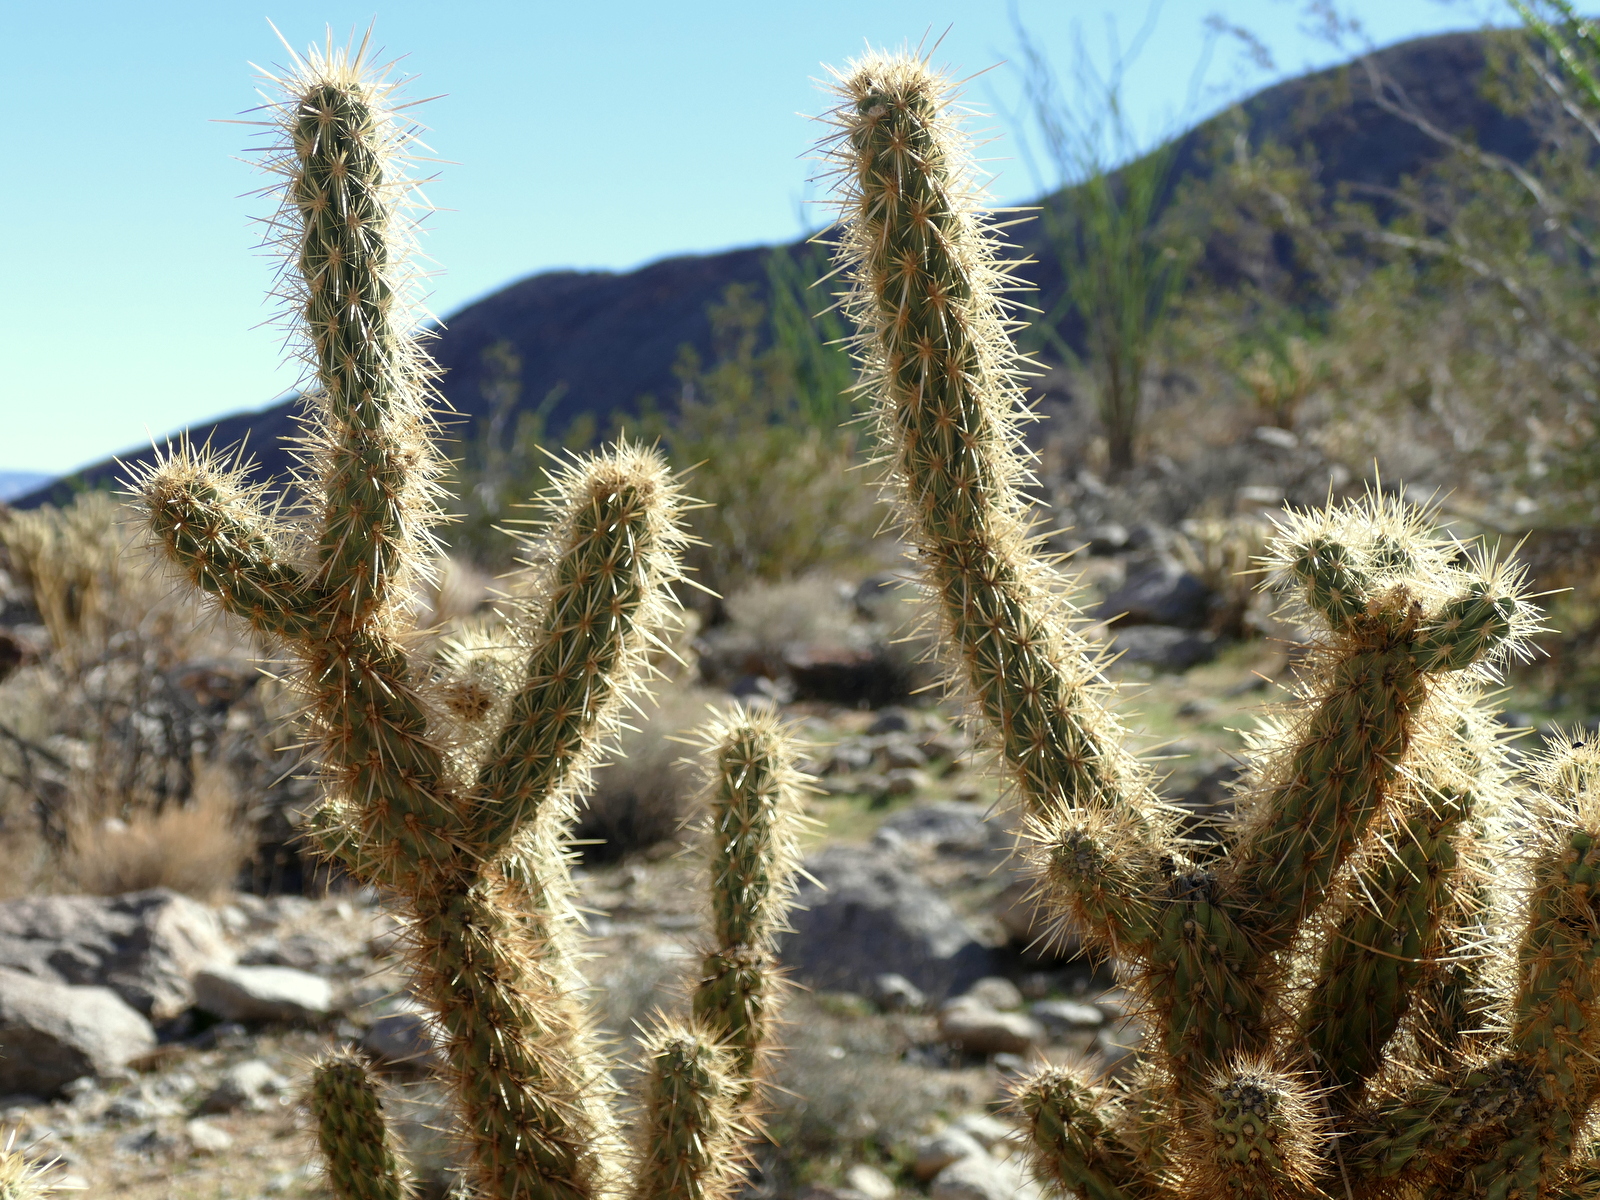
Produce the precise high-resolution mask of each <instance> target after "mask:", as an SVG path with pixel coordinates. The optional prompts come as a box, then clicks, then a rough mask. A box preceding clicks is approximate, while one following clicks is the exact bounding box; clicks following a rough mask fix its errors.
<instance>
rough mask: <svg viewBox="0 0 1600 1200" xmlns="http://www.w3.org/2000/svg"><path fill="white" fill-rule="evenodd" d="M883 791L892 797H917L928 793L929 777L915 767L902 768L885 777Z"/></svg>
mask: <svg viewBox="0 0 1600 1200" xmlns="http://www.w3.org/2000/svg"><path fill="white" fill-rule="evenodd" d="M883 783H884V787H883V790H884V792H886V793H887V794H888V795H890V796H915V795H916V794H917V793H918V792H922V791H926V790H927V787H928V777H927V776H926V775H924V774H923V773H922V772H921V771H919V770H917V769H916V768H915V767H900V768H898V769H897V770H893V771H890V772H889V773H888V774H886V775H885V776H884V777H883Z"/></svg>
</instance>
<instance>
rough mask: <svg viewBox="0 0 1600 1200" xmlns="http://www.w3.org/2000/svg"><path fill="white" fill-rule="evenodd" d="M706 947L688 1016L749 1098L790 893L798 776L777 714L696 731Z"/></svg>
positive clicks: (770, 1009) (740, 715) (769, 1013)
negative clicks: (727, 1058)
mask: <svg viewBox="0 0 1600 1200" xmlns="http://www.w3.org/2000/svg"><path fill="white" fill-rule="evenodd" d="M704 739H705V742H706V753H707V757H708V758H709V760H710V761H709V767H710V769H709V772H708V774H709V778H708V780H707V788H706V791H707V809H708V812H707V814H706V822H705V834H706V841H707V849H708V858H709V867H710V874H711V880H710V891H711V941H712V948H711V950H710V952H709V953H708V954H707V955H706V958H705V961H704V964H703V967H702V970H701V978H700V981H699V983H698V984H697V985H696V987H695V990H694V998H693V999H694V1015H695V1018H696V1020H697V1022H698V1023H699V1025H700V1027H701V1028H702V1029H704V1030H706V1031H708V1032H709V1033H711V1034H712V1035H713V1036H715V1037H717V1038H720V1039H722V1040H724V1041H725V1043H726V1044H727V1046H728V1048H729V1050H730V1051H731V1053H732V1055H733V1066H734V1069H735V1071H736V1073H737V1077H738V1079H739V1080H740V1081H741V1082H740V1084H739V1087H740V1090H741V1097H740V1098H741V1100H743V1099H748V1098H749V1096H750V1094H751V1091H752V1088H753V1085H754V1081H755V1080H756V1079H757V1077H758V1076H759V1075H760V1066H761V1062H760V1060H761V1053H762V1049H763V1047H764V1046H765V1044H766V1042H767V1040H768V1037H769V1035H770V1032H771V1026H772V1020H773V1014H774V1011H775V1009H776V1005H777V997H776V994H775V992H776V988H777V984H778V979H777V972H776V964H775V962H774V961H773V943H774V940H775V937H776V935H777V933H778V932H779V931H780V930H782V929H783V928H784V921H785V914H786V912H787V910H788V906H789V902H790V899H791V898H792V896H793V894H794V886H795V885H794V877H795V871H796V869H797V867H798V864H799V859H800V851H799V831H800V823H801V821H802V819H803V818H802V815H801V811H802V810H801V789H802V787H803V783H804V779H805V777H804V776H803V775H802V774H801V773H800V771H799V769H798V768H797V767H796V765H795V763H796V758H797V750H796V747H795V744H794V742H793V740H792V739H791V738H790V736H789V735H788V733H787V732H786V731H785V730H784V728H783V727H782V725H781V724H779V722H778V720H777V717H776V716H775V715H774V714H772V713H769V712H765V711H759V710H758V711H748V710H741V711H738V712H736V713H735V714H733V715H732V716H730V717H728V718H726V719H719V720H717V721H714V722H712V724H711V725H709V726H708V727H707V728H706V730H705V731H704Z"/></svg>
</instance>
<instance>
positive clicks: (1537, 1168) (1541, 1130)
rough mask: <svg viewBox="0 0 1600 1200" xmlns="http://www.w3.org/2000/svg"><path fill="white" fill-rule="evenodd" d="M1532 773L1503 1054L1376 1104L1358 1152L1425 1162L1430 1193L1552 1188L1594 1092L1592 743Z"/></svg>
mask: <svg viewBox="0 0 1600 1200" xmlns="http://www.w3.org/2000/svg"><path fill="white" fill-rule="evenodd" d="M1533 778H1534V781H1535V784H1536V787H1537V790H1538V793H1539V795H1538V802H1539V806H1540V807H1539V810H1538V811H1537V812H1536V813H1535V817H1534V819H1535V825H1534V828H1533V830H1532V836H1531V838H1530V848H1529V856H1528V864H1527V865H1528V873H1529V878H1528V882H1527V887H1526V893H1527V894H1526V899H1525V914H1526V916H1525V924H1524V928H1523V934H1522V942H1521V945H1520V946H1519V947H1518V951H1517V967H1518V979H1517V991H1516V996H1515V1001H1514V1004H1513V1010H1512V1023H1511V1032H1510V1036H1509V1038H1508V1040H1507V1053H1506V1054H1505V1056H1504V1057H1503V1058H1502V1059H1501V1060H1499V1061H1497V1062H1496V1063H1493V1064H1490V1065H1488V1066H1486V1067H1482V1068H1478V1069H1469V1070H1468V1071H1467V1072H1466V1078H1465V1079H1464V1080H1462V1081H1460V1082H1459V1083H1456V1084H1454V1085H1453V1086H1452V1085H1450V1083H1449V1082H1448V1081H1445V1082H1434V1083H1429V1084H1426V1085H1423V1087H1422V1088H1421V1089H1420V1091H1419V1095H1417V1096H1407V1097H1402V1098H1400V1099H1399V1100H1398V1101H1396V1102H1395V1104H1393V1105H1391V1106H1389V1107H1387V1108H1385V1109H1383V1110H1381V1118H1382V1120H1381V1122H1380V1124H1381V1126H1382V1127H1383V1129H1382V1133H1381V1134H1380V1135H1379V1136H1377V1137H1374V1138H1372V1139H1370V1140H1369V1142H1368V1143H1367V1144H1366V1145H1365V1146H1363V1147H1362V1151H1361V1155H1360V1157H1361V1159H1362V1160H1363V1163H1364V1165H1365V1166H1366V1167H1367V1168H1368V1169H1374V1168H1377V1169H1378V1171H1379V1172H1380V1173H1384V1174H1397V1173H1399V1172H1400V1171H1403V1170H1417V1169H1419V1168H1420V1169H1426V1170H1429V1171H1431V1172H1433V1174H1434V1175H1435V1177H1436V1178H1437V1180H1438V1182H1437V1183H1436V1184H1435V1185H1434V1187H1433V1191H1432V1192H1431V1193H1430V1194H1431V1195H1433V1196H1436V1197H1438V1198H1439V1200H1444V1198H1445V1197H1453V1196H1458V1195H1477V1194H1502V1195H1508V1194H1514V1193H1515V1192H1516V1190H1517V1189H1521V1190H1522V1194H1525V1195H1530V1196H1531V1195H1548V1194H1551V1193H1552V1192H1553V1191H1554V1190H1555V1189H1556V1188H1557V1187H1558V1186H1559V1185H1560V1183H1561V1180H1562V1178H1563V1176H1564V1175H1565V1174H1566V1173H1567V1172H1568V1170H1569V1168H1570V1165H1571V1163H1570V1159H1571V1157H1572V1156H1573V1154H1574V1151H1575V1149H1577V1146H1578V1143H1577V1137H1578V1134H1579V1133H1580V1131H1581V1130H1582V1129H1583V1128H1584V1126H1585V1120H1586V1118H1587V1115H1588V1112H1589V1108H1590V1106H1591V1104H1592V1103H1593V1101H1594V1099H1595V1097H1596V1095H1597V1093H1600V1060H1597V1058H1596V1049H1597V1048H1600V913H1597V910H1596V906H1595V899H1594V898H1595V896H1597V895H1600V741H1597V740H1596V739H1595V738H1593V737H1590V736H1586V737H1582V738H1575V739H1573V740H1572V742H1571V744H1570V745H1567V746H1565V747H1563V748H1561V749H1559V750H1556V751H1554V752H1552V753H1551V754H1550V755H1549V756H1548V757H1546V758H1545V759H1544V760H1543V761H1542V762H1540V763H1539V764H1537V765H1536V767H1535V768H1534V771H1533ZM1585 1149H1586V1147H1585ZM1579 1153H1580V1154H1581V1153H1582V1151H1580V1152H1579Z"/></svg>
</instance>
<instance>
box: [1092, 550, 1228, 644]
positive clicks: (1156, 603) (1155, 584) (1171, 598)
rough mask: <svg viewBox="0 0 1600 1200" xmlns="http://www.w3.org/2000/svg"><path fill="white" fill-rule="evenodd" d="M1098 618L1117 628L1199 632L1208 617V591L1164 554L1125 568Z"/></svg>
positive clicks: (1209, 612) (1209, 613) (1101, 606)
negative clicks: (1164, 627)
mask: <svg viewBox="0 0 1600 1200" xmlns="http://www.w3.org/2000/svg"><path fill="white" fill-rule="evenodd" d="M1098 615H1099V616H1101V617H1103V618H1106V619H1110V618H1113V617H1118V616H1120V617H1121V620H1120V622H1119V624H1120V625H1177V626H1180V627H1182V628H1184V629H1199V628H1200V627H1201V626H1202V625H1204V624H1205V623H1206V620H1207V618H1208V617H1210V615H1211V589H1210V588H1208V587H1206V585H1205V584H1204V583H1202V582H1201V581H1200V579H1199V578H1198V577H1196V576H1194V575H1191V574H1190V573H1189V572H1188V571H1185V570H1184V569H1183V567H1182V565H1181V564H1179V562H1178V561H1177V560H1176V559H1174V558H1171V557H1169V556H1167V555H1165V554H1155V555H1151V556H1150V557H1148V558H1144V559H1143V560H1142V561H1137V562H1130V563H1129V564H1128V576H1127V579H1126V580H1124V582H1123V584H1122V586H1121V587H1119V588H1117V589H1116V590H1115V591H1113V592H1111V593H1110V594H1109V595H1108V596H1106V598H1105V600H1104V601H1103V602H1102V603H1101V604H1100V607H1099V609H1098Z"/></svg>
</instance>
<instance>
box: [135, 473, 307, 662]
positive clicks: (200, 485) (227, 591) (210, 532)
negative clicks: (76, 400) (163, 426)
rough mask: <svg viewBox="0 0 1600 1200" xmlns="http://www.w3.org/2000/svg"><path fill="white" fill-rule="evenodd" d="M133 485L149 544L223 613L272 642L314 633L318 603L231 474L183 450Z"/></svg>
mask: <svg viewBox="0 0 1600 1200" xmlns="http://www.w3.org/2000/svg"><path fill="white" fill-rule="evenodd" d="M131 484H132V489H133V491H134V492H135V494H137V495H138V497H139V499H140V501H141V503H142V505H143V507H144V511H145V521H146V525H147V528H148V529H149V531H150V535H151V538H152V540H154V541H155V542H156V543H157V544H158V545H159V546H160V547H161V549H162V551H163V552H164V553H165V554H166V556H167V558H168V559H169V560H170V561H171V562H172V563H173V565H174V566H176V567H177V568H178V569H179V570H180V571H182V572H183V574H184V576H185V577H186V578H187V579H188V580H189V582H190V583H191V584H193V585H194V586H195V587H197V588H199V589H200V590H201V591H204V592H207V593H208V594H210V595H212V596H215V597H216V598H217V603H218V604H220V605H221V606H222V609H223V611H225V612H227V613H229V614H231V615H233V616H235V617H238V618H240V619H242V620H244V621H247V622H248V623H249V624H250V626H251V628H253V629H256V630H258V631H260V632H262V633H266V634H271V635H274V636H277V637H282V638H289V639H304V638H307V637H310V636H312V635H313V634H314V633H315V632H316V630H317V629H318V623H319V617H320V610H321V607H322V599H323V597H322V596H321V594H320V592H319V590H318V589H317V588H316V587H314V586H312V585H311V584H310V583H309V582H308V581H307V580H306V579H305V577H304V575H303V573H302V572H301V571H300V570H299V568H298V567H296V566H295V565H294V564H293V563H291V562H290V561H289V560H288V558H287V557H286V555H285V554H284V553H283V552H282V550H281V549H280V548H279V545H278V543H279V541H280V537H279V536H278V535H277V531H276V530H274V529H273V528H272V523H271V521H270V520H268V519H267V517H266V516H265V515H264V514H263V513H262V512H261V511H260V509H259V507H258V495H257V494H256V493H255V492H254V491H253V490H252V489H250V488H247V487H244V486H242V485H241V483H240V481H239V479H238V477H237V474H236V473H235V472H230V471H226V470H224V469H222V468H221V467H220V466H219V465H218V464H217V463H216V462H215V461H213V460H212V459H211V458H210V457H209V456H208V455H206V454H204V453H199V452H196V451H194V450H192V449H190V448H189V447H188V446H187V445H184V446H180V447H178V448H177V449H175V450H173V451H172V452H171V453H169V454H167V455H166V456H164V457H163V458H162V459H161V460H160V461H159V462H157V463H156V464H155V465H153V466H152V467H150V468H149V469H147V470H144V471H140V472H138V473H137V474H136V475H135V477H134V479H133V480H132V481H131Z"/></svg>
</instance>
